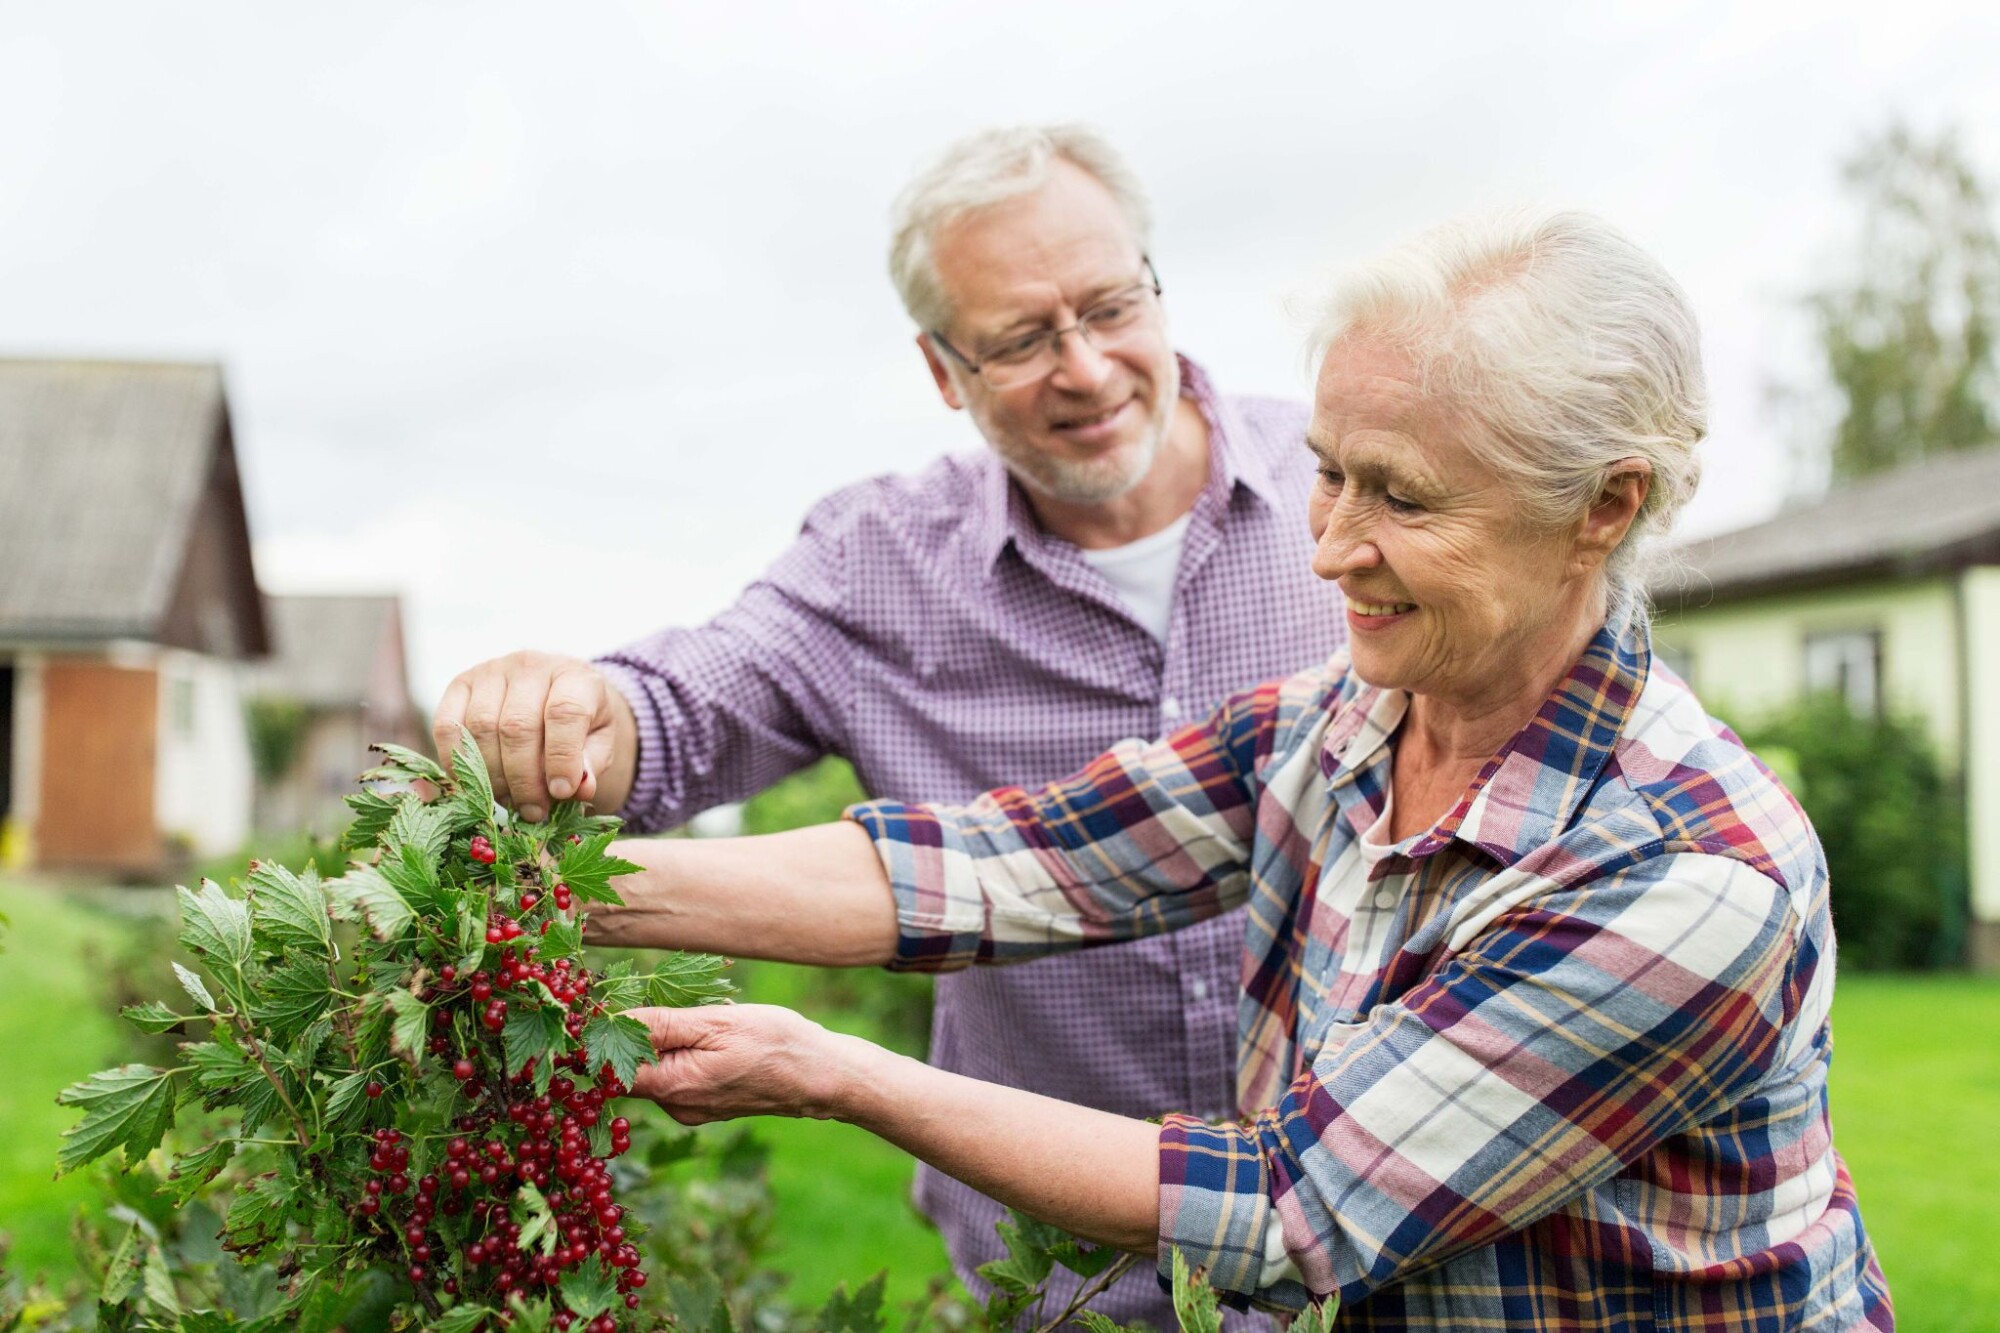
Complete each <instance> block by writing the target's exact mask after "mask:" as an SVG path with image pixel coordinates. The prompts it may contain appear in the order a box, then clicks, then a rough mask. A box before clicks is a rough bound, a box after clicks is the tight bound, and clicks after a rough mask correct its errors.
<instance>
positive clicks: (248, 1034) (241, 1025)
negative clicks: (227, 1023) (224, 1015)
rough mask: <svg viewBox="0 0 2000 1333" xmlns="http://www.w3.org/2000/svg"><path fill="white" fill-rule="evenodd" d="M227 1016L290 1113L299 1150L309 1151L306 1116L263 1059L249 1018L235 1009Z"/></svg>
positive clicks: (309, 1143) (261, 1048) (262, 1051)
mask: <svg viewBox="0 0 2000 1333" xmlns="http://www.w3.org/2000/svg"><path fill="white" fill-rule="evenodd" d="M229 1016H230V1017H231V1018H233V1019H235V1020H236V1030H237V1031H238V1032H240V1033H242V1034H243V1040H244V1041H246V1042H248V1043H249V1045H250V1058H251V1059H253V1060H255V1061H256V1062H257V1068H259V1069H261V1070H263V1071H264V1077H265V1079H266V1080H268V1081H269V1082H270V1084H271V1090H272V1091H273V1092H275V1093H277V1094H278V1100H279V1101H281V1102H283V1103H284V1104H285V1110H286V1111H287V1112H288V1113H289V1114H290V1115H291V1117H292V1129H293V1131H294V1132H296V1133H297V1134H298V1136H299V1150H300V1151H301V1152H305V1151H309V1150H310V1149H311V1148H312V1132H311V1131H310V1130H308V1129H307V1128H306V1118H305V1117H304V1116H302V1115H300V1114H299V1108H298V1107H297V1106H295V1105H293V1104H292V1095H291V1094H290V1093H289V1092H286V1091H285V1083H284V1080H283V1079H281V1078H279V1077H278V1076H277V1074H276V1073H274V1072H272V1069H271V1066H270V1065H269V1064H268V1063H267V1062H266V1061H265V1059H264V1048H263V1046H262V1045H260V1044H259V1043H258V1041H257V1033H256V1032H255V1030H253V1029H252V1028H251V1026H250V1020H249V1019H247V1018H245V1017H244V1016H243V1015H242V1014H241V1013H239V1012H237V1011H235V1010H231V1011H230V1015H229Z"/></svg>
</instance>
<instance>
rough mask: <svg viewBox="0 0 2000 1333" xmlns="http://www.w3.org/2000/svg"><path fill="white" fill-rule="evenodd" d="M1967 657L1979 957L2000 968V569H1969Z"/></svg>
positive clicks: (1968, 788) (1968, 790) (1968, 781)
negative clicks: (1998, 692)
mask: <svg viewBox="0 0 2000 1333" xmlns="http://www.w3.org/2000/svg"><path fill="white" fill-rule="evenodd" d="M1962 596H1963V598H1964V603H1965V647H1966V661H1968V662H1971V663H1973V670H1974V672H1975V673H1976V676H1975V678H1974V680H1973V681H1972V688H1971V689H1970V690H1968V691H1967V695H1968V697H1969V700H1970V707H1969V709H1968V712H1969V713H1970V714H1971V716H1970V718H1969V719H1968V726H1967V728H1966V735H1967V739H1968V742H1969V747H1970V753H1969V754H1968V756H1967V760H1966V765H1965V794H1966V802H1965V804H1966V810H1967V812H1968V814H1969V815H1970V818H1971V825H1972V849H1971V851H1972V855H1971V860H1972V917H1973V921H1974V922H1975V926H1974V930H1973V940H1972V948H1973V961H1974V962H1975V963H1976V964H1978V965H1979V966H1981V967H1982V968H1984V969H1986V970H2000V699H1997V698H1995V697H1994V686H1995V685H1996V684H1997V683H2000V569H1996V568H1985V569H1969V570H1967V571H1966V572H1965V581H1964V584H1963V593H1962Z"/></svg>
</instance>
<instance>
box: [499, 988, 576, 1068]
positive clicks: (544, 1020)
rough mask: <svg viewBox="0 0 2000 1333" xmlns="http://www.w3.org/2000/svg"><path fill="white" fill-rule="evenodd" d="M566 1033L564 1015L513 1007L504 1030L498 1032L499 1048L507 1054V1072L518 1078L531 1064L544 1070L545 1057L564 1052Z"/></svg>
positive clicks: (549, 1009) (546, 1008)
mask: <svg viewBox="0 0 2000 1333" xmlns="http://www.w3.org/2000/svg"><path fill="white" fill-rule="evenodd" d="M568 1044H569V1033H568V1032H567V1031H565V1030H564V1028H563V1011H562V1010H560V1009H557V1008H555V1007H553V1006H551V1005H522V1004H516V1005H514V1006H513V1007H512V1008H510V1009H509V1010H508V1011H507V1026H506V1027H504V1028H502V1029H501V1030H500V1045H501V1047H502V1049H504V1050H505V1051H506V1053H507V1072H508V1073H509V1074H518V1073H520V1072H521V1067H522V1066H523V1065H525V1064H527V1063H528V1061H530V1060H533V1061H535V1062H536V1068H537V1069H540V1070H546V1069H547V1068H548V1067H549V1066H548V1060H547V1059H546V1057H547V1056H549V1055H550V1054H552V1053H554V1052H556V1051H561V1050H565V1049H567V1047H568Z"/></svg>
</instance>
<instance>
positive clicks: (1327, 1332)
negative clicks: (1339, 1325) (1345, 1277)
mask: <svg viewBox="0 0 2000 1333" xmlns="http://www.w3.org/2000/svg"><path fill="white" fill-rule="evenodd" d="M1339 1314H1340V1294H1339V1293H1338V1292H1335V1293H1334V1294H1333V1295H1331V1296H1328V1297H1327V1298H1326V1299H1325V1300H1323V1301H1321V1302H1319V1303H1318V1304H1317V1305H1308V1306H1307V1307H1306V1308H1305V1309H1304V1310H1301V1311H1300V1312H1299V1316H1298V1318H1296V1319H1294V1320H1292V1326H1291V1328H1290V1329H1289V1330H1287V1333H1333V1327H1334V1324H1335V1322H1336V1320H1337V1317H1338V1316H1339Z"/></svg>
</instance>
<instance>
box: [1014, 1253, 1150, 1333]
mask: <svg viewBox="0 0 2000 1333" xmlns="http://www.w3.org/2000/svg"><path fill="white" fill-rule="evenodd" d="M1138 1262H1139V1256H1138V1255H1136V1254H1121V1255H1119V1256H1118V1257H1117V1258H1116V1259H1114V1260H1112V1261H1111V1267H1109V1268H1107V1269H1105V1270H1104V1271H1103V1272H1102V1273H1099V1274H1098V1275H1097V1277H1096V1278H1095V1279H1094V1280H1093V1281H1091V1282H1088V1283H1086V1284H1085V1285H1083V1286H1082V1287H1079V1288H1078V1289H1077V1293H1076V1295H1075V1296H1073V1297H1071V1298H1070V1302H1069V1304H1068V1305H1065V1306H1064V1307H1063V1309H1062V1313H1061V1314H1059V1315H1057V1316H1056V1317H1055V1318H1054V1319H1051V1320H1050V1321H1049V1322H1048V1323H1046V1324H1038V1325H1036V1327H1035V1330H1034V1333H1054V1330H1056V1329H1058V1328H1061V1327H1062V1326H1063V1325H1064V1324H1065V1323H1067V1322H1069V1317H1070V1316H1071V1315H1073V1314H1075V1313H1076V1312H1077V1311H1078V1310H1081V1309H1082V1308H1083V1307H1084V1306H1086V1305H1089V1304H1090V1303H1091V1302H1092V1301H1094V1300H1096V1299H1097V1298H1098V1297H1099V1296H1102V1295H1103V1294H1104V1293H1105V1292H1106V1291H1108V1290H1109V1289H1110V1287H1111V1284H1112V1283H1114V1282H1116V1281H1117V1280H1118V1279H1119V1278H1121V1277H1124V1276H1125V1274H1127V1273H1128V1272H1130V1271H1131V1270H1132V1268H1133V1266H1134V1265H1136V1264H1137V1263H1138Z"/></svg>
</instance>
